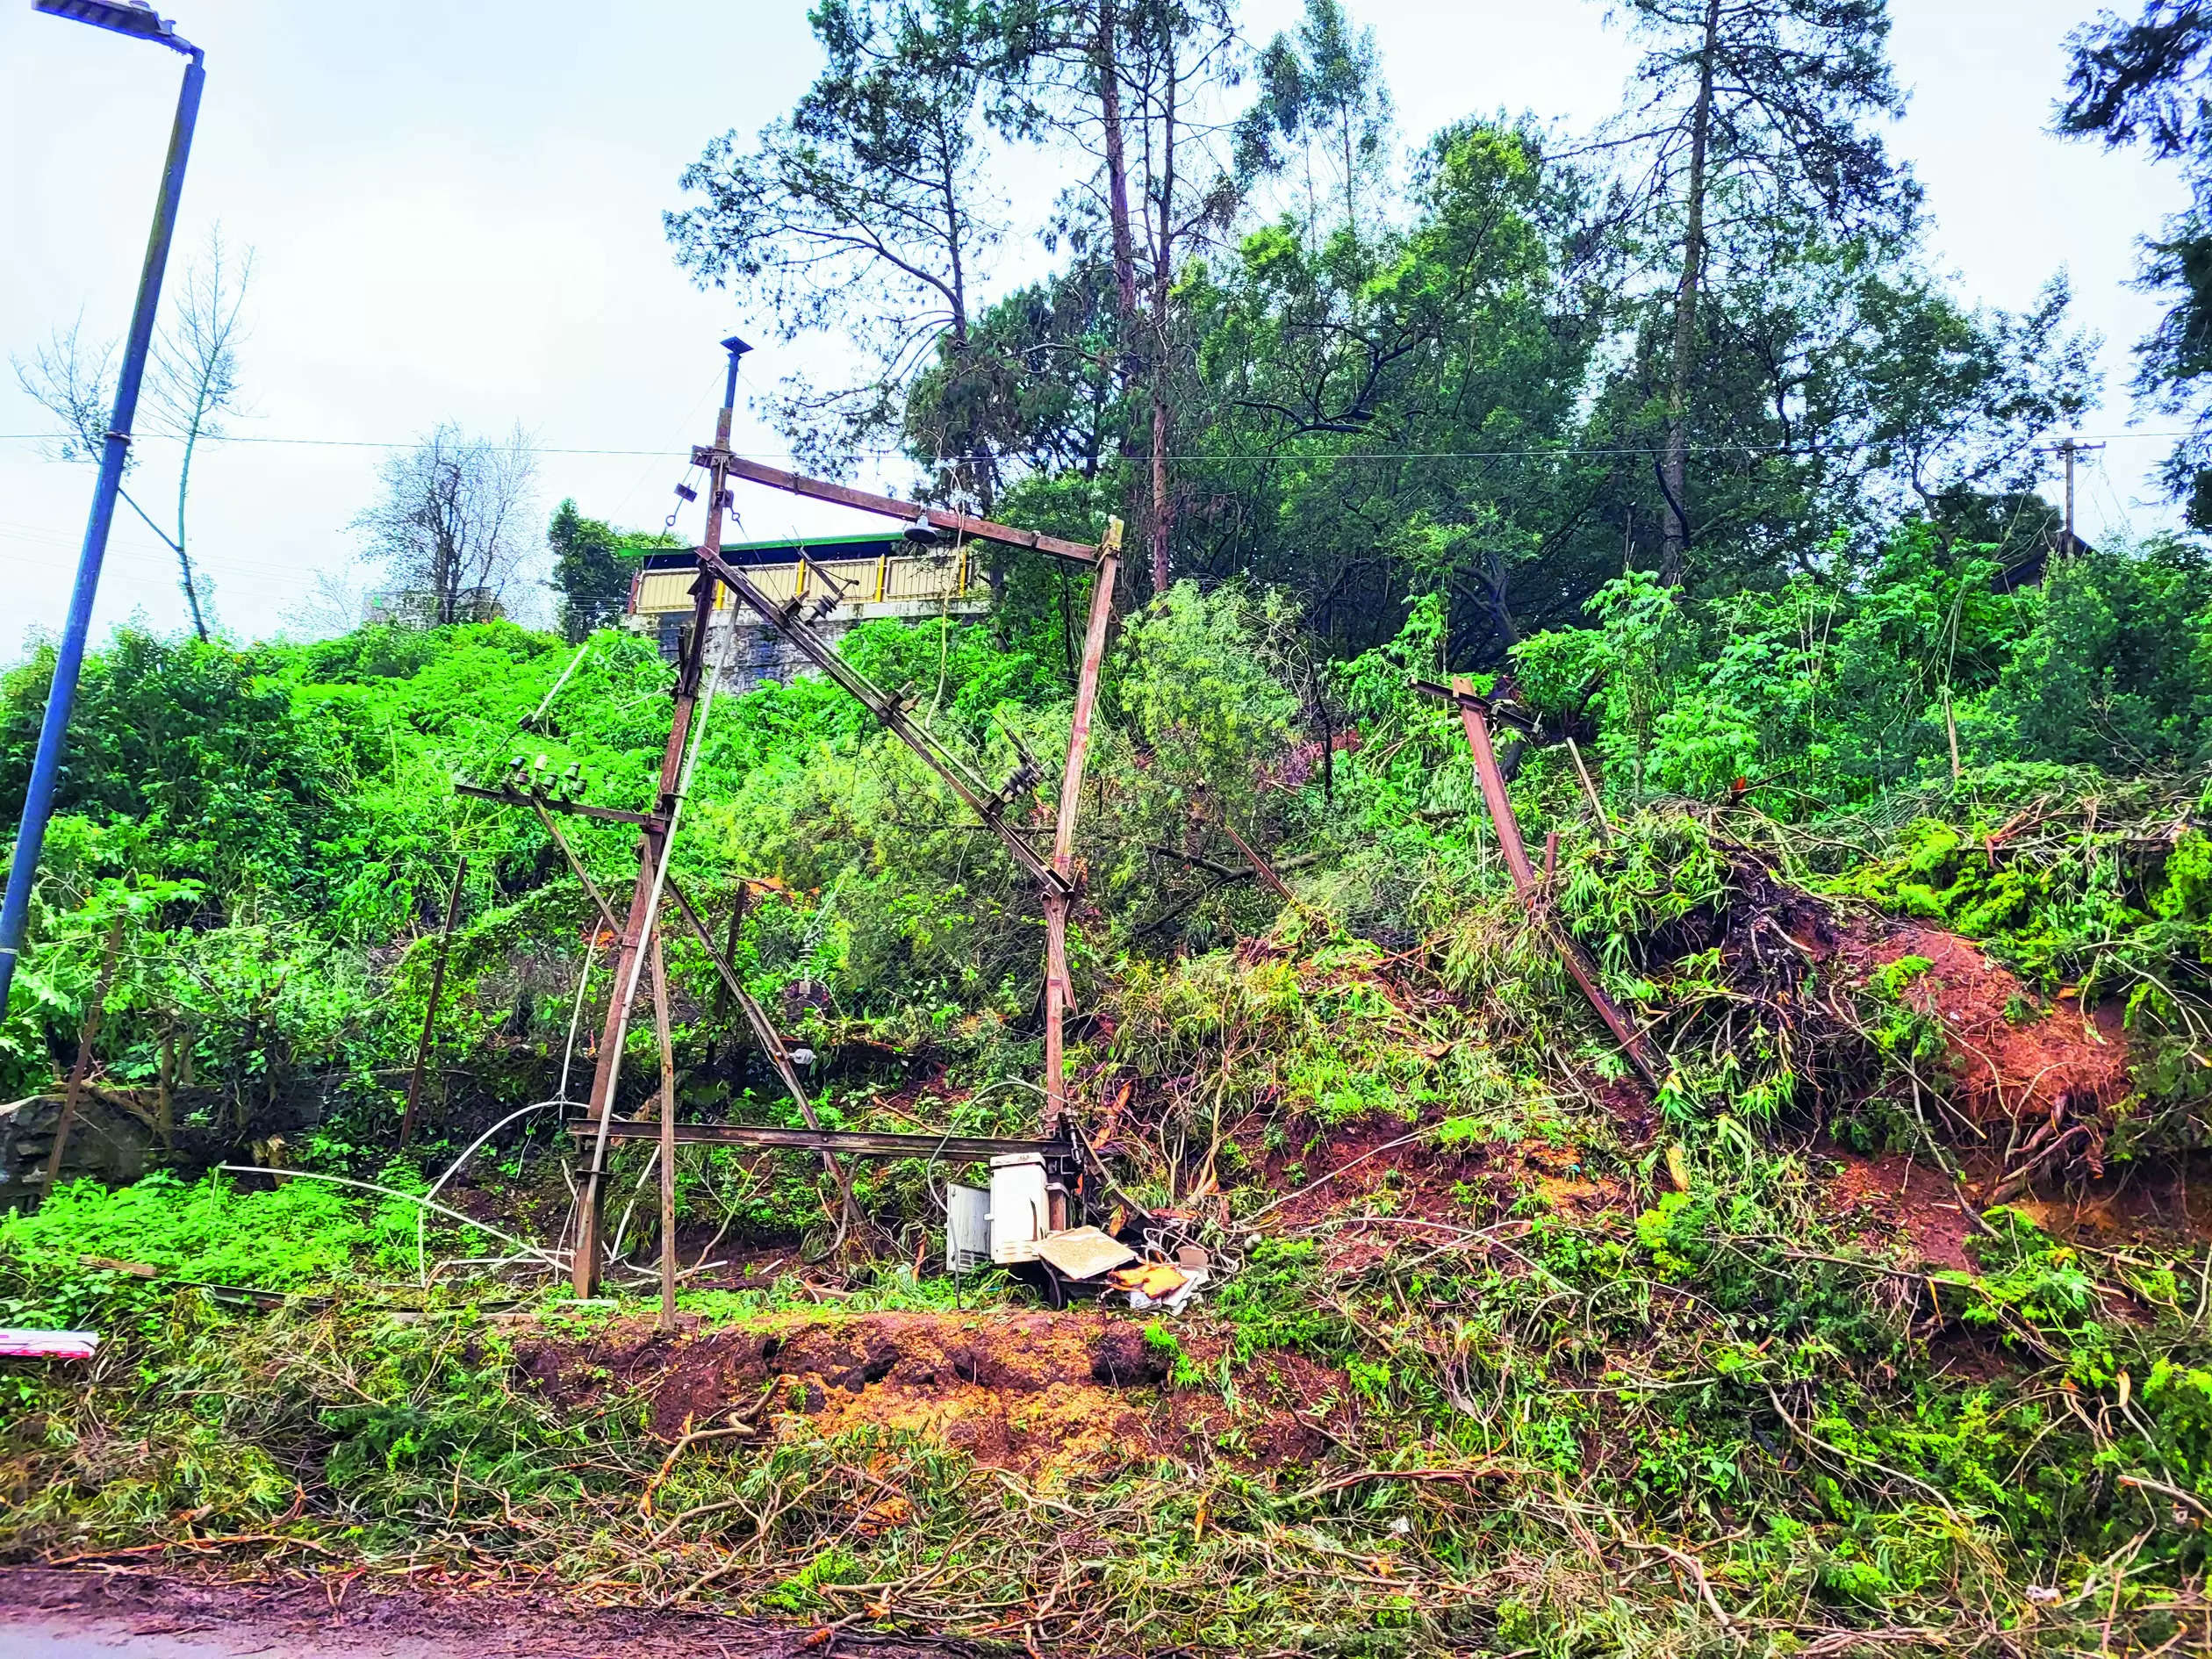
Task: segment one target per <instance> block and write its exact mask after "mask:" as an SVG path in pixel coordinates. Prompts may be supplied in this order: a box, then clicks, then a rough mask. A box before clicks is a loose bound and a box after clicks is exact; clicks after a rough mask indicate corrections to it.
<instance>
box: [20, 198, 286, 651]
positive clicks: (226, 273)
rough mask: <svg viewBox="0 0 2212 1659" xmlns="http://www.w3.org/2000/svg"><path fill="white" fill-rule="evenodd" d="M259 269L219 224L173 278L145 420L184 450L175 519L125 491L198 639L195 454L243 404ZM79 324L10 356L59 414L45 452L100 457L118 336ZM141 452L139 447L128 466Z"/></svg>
mask: <svg viewBox="0 0 2212 1659" xmlns="http://www.w3.org/2000/svg"><path fill="white" fill-rule="evenodd" d="M253 276H254V250H253V249H252V248H248V249H246V251H245V253H244V254H243V255H242V256H240V257H238V258H237V259H235V260H234V261H233V259H232V257H231V256H230V255H229V252H228V250H227V249H226V248H225V247H224V245H223V233H222V226H219V225H218V226H213V227H212V228H211V229H210V230H209V232H208V233H207V247H206V249H205V252H203V253H202V254H201V255H200V256H199V258H197V259H196V260H195V261H193V262H192V264H191V265H190V267H189V268H188V269H186V271H185V273H184V278H183V282H182V283H181V284H179V285H178V287H177V290H176V298H175V299H174V301H173V302H172V304H171V306H170V315H169V323H168V325H167V327H164V328H163V330H162V334H161V336H160V338H158V339H157V340H156V341H154V351H153V355H152V356H151V358H150V359H149V361H148V362H147V375H146V398H147V404H148V406H149V411H148V412H149V417H150V418H149V419H148V420H147V421H146V423H145V424H146V426H147V427H148V428H149V429H151V430H153V431H154V432H157V433H160V434H162V435H164V436H167V437H170V438H174V439H176V442H177V443H178V444H179V445H180V446H181V449H182V453H181V455H180V456H179V458H178V461H177V468H176V518H175V521H174V522H175V528H174V529H173V530H172V529H169V528H163V526H162V525H161V524H160V523H159V522H157V521H155V520H154V516H153V514H149V513H148V512H147V510H146V509H145V508H144V507H142V506H140V505H139V503H138V501H137V499H135V498H133V496H132V494H131V492H129V491H128V490H126V491H124V492H123V499H124V500H125V501H126V503H128V505H129V506H130V508H131V511H132V512H133V513H135V514H138V515H139V517H140V518H141V519H143V520H144V521H146V526H147V528H148V529H150V530H152V531H153V532H154V535H158V536H160V537H161V538H162V542H164V543H165V544H166V545H167V546H168V548H169V551H171V552H172V553H174V554H176V569H177V578H178V583H179V585H181V586H182V587H183V591H184V603H185V606H186V607H187V608H188V609H189V610H190V612H191V614H192V631H193V632H194V633H195V634H197V636H199V637H200V638H201V639H205V638H206V637H207V635H208V628H207V615H206V607H205V603H204V602H203V600H204V596H205V588H206V579H205V578H204V577H199V576H197V575H196V574H195V573H194V571H193V569H192V560H191V556H190V553H189V552H188V551H187V544H188V541H189V532H188V518H189V508H190V500H191V490H192V461H193V458H194V456H196V455H197V453H198V449H199V444H200V441H201V440H202V439H203V438H219V437H221V436H222V435H223V420H224V417H225V416H226V415H232V414H237V413H242V410H241V401H240V388H239V379H238V345H239V342H240V341H241V340H242V339H243V338H244V337H245V336H244V330H243V325H242V319H243V317H244V313H245V306H246V291H247V289H248V287H249V286H251V284H252V282H253ZM83 332H84V320H83V317H82V316H80V317H79V318H78V319H77V320H76V321H75V322H74V323H72V324H71V325H70V326H69V327H68V330H67V331H66V332H65V331H63V330H61V329H56V330H55V331H54V334H53V336H52V337H51V338H50V339H49V340H48V341H47V343H46V344H44V345H42V346H40V347H39V348H38V350H37V352H36V354H35V355H34V356H32V360H31V361H30V362H29V363H25V362H24V361H23V360H22V359H21V358H18V357H13V356H11V357H10V359H9V361H10V362H11V363H12V364H13V365H14V367H15V372H16V380H17V382H18V384H20V385H21V386H22V387H23V389H24V391H26V392H28V393H29V394H30V395H31V396H32V398H34V399H37V400H38V402H39V405H40V406H43V407H44V408H45V410H46V411H47V413H49V414H51V415H52V416H54V419H55V420H59V421H61V426H62V431H61V435H59V436H58V437H56V438H55V439H54V442H53V446H52V448H51V449H50V451H49V453H50V455H51V456H52V458H54V459H55V460H60V461H83V462H89V463H93V464H95V465H97V463H98V462H99V459H100V452H101V449H102V448H103V447H104V444H105V442H106V438H107V426H108V420H109V417H110V413H111V411H112V409H113V408H114V405H115V367H114V365H115V342H114V341H104V342H102V343H101V344H99V345H97V346H94V345H92V344H91V343H90V342H89V341H86V340H85V339H84V337H83ZM137 460H138V456H137V455H136V454H135V453H133V455H132V456H130V457H129V460H128V462H127V463H126V468H127V467H128V466H131V465H135V464H136V463H137ZM126 476H127V472H126Z"/></svg>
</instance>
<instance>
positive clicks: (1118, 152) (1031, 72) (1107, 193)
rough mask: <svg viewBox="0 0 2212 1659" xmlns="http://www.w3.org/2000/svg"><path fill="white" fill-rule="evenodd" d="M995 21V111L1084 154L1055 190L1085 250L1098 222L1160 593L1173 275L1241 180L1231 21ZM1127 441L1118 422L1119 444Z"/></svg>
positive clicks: (1128, 14) (1121, 1)
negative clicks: (1140, 448)
mask: <svg viewBox="0 0 2212 1659" xmlns="http://www.w3.org/2000/svg"><path fill="white" fill-rule="evenodd" d="M996 24H997V28H998V42H999V46H998V53H999V55H998V57H997V60H996V61H995V66H994V74H995V76H996V77H999V78H1000V80H1001V83H1002V87H1003V89H1004V90H1003V94H1002V97H1000V98H999V99H998V100H997V101H996V102H995V105H994V112H995V116H996V118H998V119H999V120H1000V121H1001V122H1002V124H1003V125H1004V126H1007V127H1008V128H1009V130H1011V131H1015V132H1017V133H1024V134H1027V135H1029V136H1031V137H1048V138H1052V139H1057V140H1063V141H1065V142H1067V143H1069V144H1071V145H1072V146H1073V147H1074V149H1075V151H1076V153H1077V154H1088V156H1090V157H1091V158H1092V160H1093V162H1094V166H1093V168H1092V169H1088V171H1087V173H1086V174H1085V175H1084V176H1081V177H1080V178H1079V179H1078V180H1077V182H1076V183H1074V185H1072V186H1071V187H1070V189H1069V190H1068V191H1067V192H1066V193H1065V194H1064V196H1063V197H1062V203H1061V223H1060V229H1061V230H1062V231H1063V232H1064V233H1066V234H1067V236H1068V237H1069V238H1070V240H1072V241H1074V243H1075V244H1076V246H1077V248H1078V251H1079V253H1087V252H1088V248H1089V245H1090V242H1091V241H1092V239H1093V237H1094V235H1095V227H1096V226H1097V225H1098V224H1099V223H1100V221H1101V220H1103V222H1104V224H1105V226H1106V233H1107V236H1106V241H1107V250H1108V258H1109V260H1110V263H1111V267H1112V269H1113V274H1114V291H1115V294H1116V297H1117V301H1118V321H1119V325H1120V340H1119V342H1118V343H1119V356H1120V366H1121V372H1122V379H1123V382H1124V385H1125V386H1127V387H1128V388H1130V389H1131V391H1133V392H1134V393H1135V394H1136V398H1137V400H1140V401H1141V405H1142V407H1143V408H1144V411H1145V418H1144V420H1143V422H1142V427H1141V433H1142V441H1143V442H1144V445H1145V449H1146V453H1145V454H1144V456H1143V458H1142V462H1141V464H1140V466H1139V468H1138V471H1139V473H1140V475H1141V476H1142V477H1143V478H1145V480H1146V488H1145V490H1144V491H1143V492H1142V494H1141V495H1140V497H1139V499H1138V501H1137V502H1136V503H1135V504H1134V505H1135V506H1136V507H1137V513H1136V517H1137V519H1138V522H1139V523H1141V524H1142V525H1143V526H1144V527H1145V534H1146V545H1147V549H1148V551H1149V556H1150V557H1149V559H1148V564H1149V567H1150V571H1151V576H1152V583H1153V591H1154V592H1156V593H1157V592H1162V591H1164V590H1165V589H1166V587H1167V583H1168V580H1169V577H1170V564H1171V560H1170V557H1169V549H1170V546H1171V543H1172V539H1173V535H1174V521H1175V514H1176V509H1177V506H1178V500H1179V492H1178V489H1177V485H1176V481H1175V478H1174V469H1173V466H1172V463H1171V460H1170V456H1171V455H1172V450H1173V439H1174V429H1175V407H1176V403H1177V398H1178V394H1179V392H1181V391H1182V390H1184V389H1185V386H1186V384H1187V381H1186V378H1185V377H1187V373H1188V370H1189V363H1190V360H1191V341H1190V338H1189V331H1188V329H1187V328H1185V327H1182V319H1181V316H1180V314H1179V312H1178V309H1177V306H1176V305H1175V284H1176V280H1177V278H1178V277H1180V276H1181V275H1182V274H1183V272H1184V269H1185V268H1186V267H1187V266H1188V265H1189V262H1191V261H1192V260H1194V259H1196V258H1199V257H1201V256H1203V255H1206V254H1208V253H1210V252H1212V251H1214V250H1215V249H1217V248H1218V247H1219V246H1220V244H1221V242H1222V241H1223V239H1224V237H1225V233H1227V231H1228V229H1229V227H1230V226H1231V224H1232V221H1233V219H1234V218H1235V216H1236V213H1237V210H1238V208H1239V206H1240V205H1241V204H1242V203H1243V201H1244V199H1245V197H1246V191H1247V190H1248V189H1249V187H1250V184H1251V182H1252V181H1251V179H1250V177H1249V176H1247V175H1246V173H1245V172H1244V171H1242V170H1241V169H1239V165H1238V162H1239V160H1240V159H1242V154H1241V147H1239V145H1237V143H1236V142H1235V140H1236V137H1237V127H1238V126H1239V122H1238V120H1237V118H1236V117H1235V116H1234V115H1233V114H1232V113H1231V111H1229V110H1228V109H1227V107H1226V105H1225V101H1224V100H1225V97H1226V95H1227V92H1228V90H1229V89H1230V88H1232V86H1233V85H1234V84H1235V83H1236V81H1237V79H1238V74H1239V59H1238V41H1237V35H1236V30H1235V25H1234V21H1233V19H1232V17H1231V15H1230V13H1229V11H1228V8H1227V6H1226V5H1225V4H1224V0H1012V3H1011V4H1006V5H1004V6H1002V8H1001V9H1000V11H999V12H998V14H997V18H996ZM1137 441H1138V429H1137V428H1136V427H1134V426H1133V425H1132V428H1131V431H1130V432H1129V434H1128V435H1127V437H1126V439H1125V441H1124V442H1125V444H1129V445H1133V444H1134V443H1135V442H1137Z"/></svg>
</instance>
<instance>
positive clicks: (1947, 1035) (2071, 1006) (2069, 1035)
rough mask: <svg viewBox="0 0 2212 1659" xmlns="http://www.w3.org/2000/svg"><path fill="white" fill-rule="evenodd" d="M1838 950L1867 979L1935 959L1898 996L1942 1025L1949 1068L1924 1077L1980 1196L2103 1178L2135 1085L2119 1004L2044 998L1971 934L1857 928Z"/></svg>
mask: <svg viewBox="0 0 2212 1659" xmlns="http://www.w3.org/2000/svg"><path fill="white" fill-rule="evenodd" d="M1839 954H1840V956H1841V958H1842V960H1843V961H1844V962H1845V963H1846V964H1847V965H1848V966H1849V970H1850V971H1851V972H1852V973H1855V974H1857V976H1858V978H1859V980H1860V982H1861V983H1862V984H1863V983H1864V982H1865V981H1866V980H1870V979H1871V978H1872V977H1873V976H1874V975H1875V974H1877V973H1880V972H1882V971H1883V970H1884V969H1885V968H1890V967H1892V966H1894V965H1895V964H1897V963H1899V962H1900V961H1905V960H1907V959H1918V960H1920V961H1923V962H1926V963H1927V964H1928V966H1927V968H1926V970H1925V971H1924V972H1921V973H1916V974H1914V976H1913V977H1912V978H1911V979H1909V980H1906V981H1905V982H1903V983H1902V984H1900V986H1899V987H1898V988H1897V991H1896V995H1897V996H1898V998H1899V1000H1900V1001H1902V1002H1904V1003H1905V1004H1906V1006H1907V1007H1908V1008H1910V1009H1913V1010H1914V1012H1916V1013H1918V1014H1920V1015H1921V1016H1923V1017H1925V1018H1927V1019H1929V1020H1931V1021H1933V1022H1935V1023H1936V1024H1937V1025H1938V1026H1940V1027H1941V1029H1942V1031H1943V1037H1944V1039H1945V1043H1946V1045H1947V1047H1948V1049H1949V1051H1950V1065H1949V1067H1948V1072H1949V1074H1948V1075H1947V1076H1946V1077H1943V1079H1941V1080H1935V1079H1928V1080H1926V1081H1929V1082H1931V1083H1934V1084H1936V1087H1937V1089H1938V1092H1939V1094H1940V1096H1941V1099H1940V1102H1938V1103H1939V1104H1940V1107H1941V1109H1942V1110H1943V1111H1944V1112H1945V1113H1946V1114H1947V1117H1948V1119H1949V1122H1950V1129H1951V1131H1953V1138H1955V1139H1956V1140H1957V1141H1958V1142H1960V1143H1961V1144H1962V1146H1963V1148H1964V1153H1965V1158H1966V1161H1967V1162H1969V1163H1970V1164H1972V1165H1975V1166H1978V1167H1980V1169H1981V1174H1982V1183H1981V1190H1980V1192H1979V1194H1978V1197H1979V1202H1981V1203H1985V1204H1987V1203H2003V1202H2005V1201H2007V1199H2010V1198H2013V1197H2015V1196H2019V1195H2020V1194H2021V1193H2022V1192H2025V1191H2027V1190H2028V1189H2029V1185H2030V1184H2031V1183H2032V1182H2034V1181H2037V1180H2039V1179H2042V1178H2044V1177H2047V1176H2053V1175H2058V1174H2073V1175H2079V1174H2084V1173H2086V1174H2088V1175H2089V1176H2091V1177H2097V1176H2101V1175H2102V1174H2104V1145H2105V1136H2106V1132H2107V1130H2108V1127H2109V1124H2110V1122H2111V1112H2112V1109H2113V1108H2114V1107H2115V1106H2117V1105H2118V1104H2119V1103H2120V1102H2121V1101H2122V1100H2123V1099H2124V1098H2125V1097H2126V1096H2127V1095H2128V1093H2129V1089H2130V1088H2131V1084H2130V1082H2129V1076H2128V1048H2127V1041H2126V1035H2125V1032H2124V1031H2123V1030H2122V1024H2121V1018H2120V1010H2119V1009H2118V1007H2117V1005H2115V1004H2108V1005H2106V1006H2105V1007H2102V1008H2100V1009H2094V1010H2093V1011H2090V1012H2086V1013H2085V1012H2084V1011H2083V1009H2081V1007H2080V1006H2079V1002H2077V1001H2076V999H2075V997H2074V995H2073V994H2072V991H2071V990H2069V991H2066V992H2062V993H2061V994H2060V995H2059V996H2058V998H2057V999H2056V1000H2055V1001H2054V1002H2052V1003H2050V1005H2049V1006H2048V1007H2043V1006H2039V1004H2038V1002H2037V1001H2036V999H2035V998H2034V997H2032V996H2030V995H2029V992H2028V988H2027V987H2026V986H2025V985H2023V984H2022V982H2021V980H2020V978H2019V976H2018V975H2017V974H2014V973H2012V972H2011V971H2010V970H2009V969H2007V968H2005V967H2003V966H2000V965H1998V964H1997V963H1994V962H1992V961H1991V960H1990V959H1988V958H1987V957H1986V956H1984V955H1983V954H1982V952H1981V951H1980V949H1979V947H1977V946H1976V945H1975V944H1973V943H1972V942H1971V941H1970V940H1967V939H1964V938H1961V937H1959V936H1958V935H1957V934H1955V933H1950V932H1946V931H1944V930H1942V929H1940V928H1931V927H1928V926H1925V925H1923V924H1921V923H1914V922H1884V923H1875V924H1871V925H1868V926H1862V927H1860V928H1857V929H1855V930H1851V931H1850V932H1849V933H1848V934H1847V935H1846V936H1845V937H1844V939H1843V941H1842V944H1841V946H1840V947H1839ZM1905 1087H1907V1088H1910V1087H1911V1085H1910V1082H1909V1081H1907V1083H1906V1085H1905Z"/></svg>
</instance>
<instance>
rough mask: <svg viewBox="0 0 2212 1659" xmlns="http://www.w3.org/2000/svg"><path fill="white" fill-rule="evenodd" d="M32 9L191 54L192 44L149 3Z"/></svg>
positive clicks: (56, 2)
mask: <svg viewBox="0 0 2212 1659" xmlns="http://www.w3.org/2000/svg"><path fill="white" fill-rule="evenodd" d="M32 10H33V11H44V12H47V13H49V14H51V15H52V16H54V17H57V18H69V19H71V20H72V21H73V22H76V23H89V24H90V25H92V26H93V27H94V28H96V29H111V30H113V31H114V32H116V33H117V34H128V35H135V36H136V37H137V38H138V39H141V40H153V41H156V42H158V43H159V44H161V45H162V46H165V47H169V49H170V50H171V51H172V52H183V53H190V51H191V50H192V43H191V42H190V40H187V39H183V38H182V37H181V36H180V35H178V33H177V32H176V25H175V24H174V23H171V22H170V21H169V19H168V18H165V17H163V16H162V14H161V13H160V12H158V11H154V8H153V7H152V6H150V5H148V4H147V0H32Z"/></svg>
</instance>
